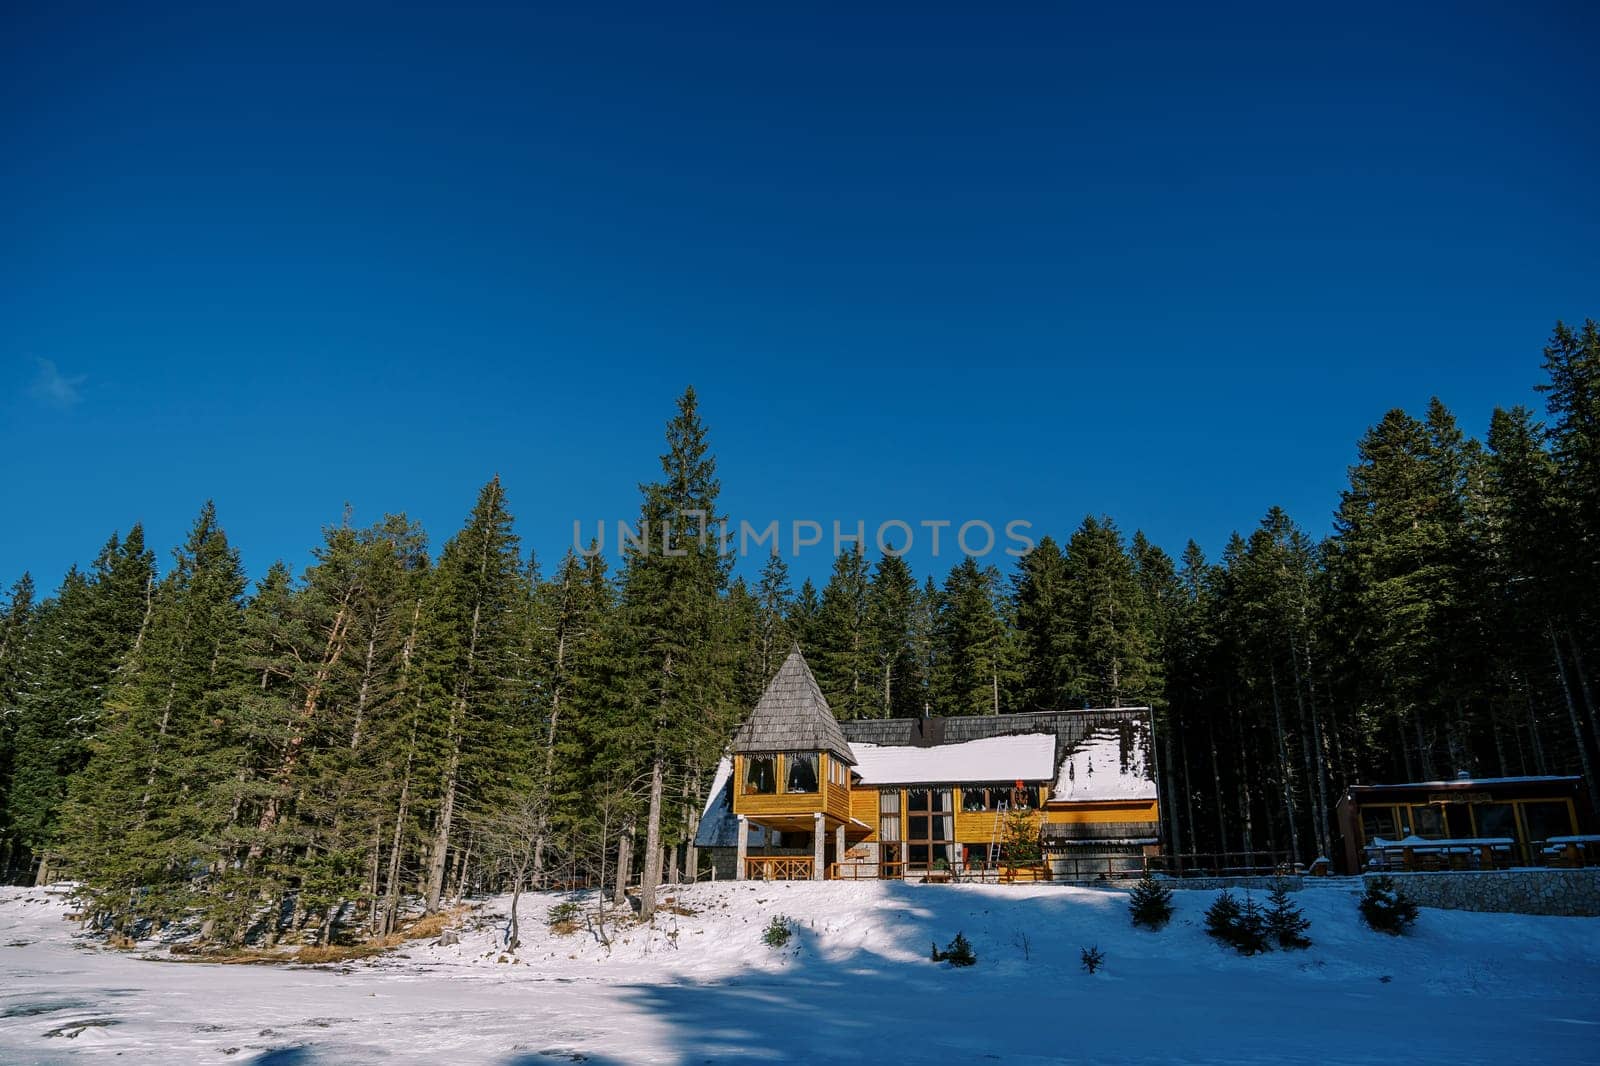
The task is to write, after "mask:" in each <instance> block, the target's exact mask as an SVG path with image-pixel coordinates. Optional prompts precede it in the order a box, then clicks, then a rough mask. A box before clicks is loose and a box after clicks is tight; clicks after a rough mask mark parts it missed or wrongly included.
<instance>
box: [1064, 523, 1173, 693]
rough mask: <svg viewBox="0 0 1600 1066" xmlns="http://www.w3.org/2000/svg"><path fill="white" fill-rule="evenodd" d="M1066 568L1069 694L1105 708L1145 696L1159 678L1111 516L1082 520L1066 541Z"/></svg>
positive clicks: (1136, 590)
mask: <svg viewBox="0 0 1600 1066" xmlns="http://www.w3.org/2000/svg"><path fill="white" fill-rule="evenodd" d="M1065 571H1066V575H1065V576H1066V582H1065V593H1064V600H1065V603H1064V611H1063V615H1064V618H1065V620H1066V624H1067V632H1068V633H1069V634H1070V636H1069V640H1070V642H1071V643H1070V648H1071V652H1070V656H1069V661H1070V662H1071V663H1072V669H1073V674H1072V679H1071V684H1072V690H1073V695H1074V696H1075V697H1076V698H1077V699H1079V700H1082V701H1083V702H1085V703H1087V704H1092V705H1095V706H1109V707H1120V706H1123V705H1124V704H1126V703H1131V702H1138V701H1147V700H1149V699H1150V697H1151V695H1152V693H1153V692H1154V690H1155V687H1156V684H1157V681H1158V672H1157V663H1156V660H1155V651H1154V648H1153V646H1152V645H1153V633H1152V631H1151V625H1150V618H1149V614H1148V612H1147V611H1146V609H1145V604H1144V600H1143V596H1142V594H1141V590H1140V587H1139V583H1138V581H1137V579H1136V577H1135V573H1134V566H1133V560H1132V559H1130V558H1129V557H1128V553H1127V551H1126V550H1125V549H1124V547H1123V543H1122V535H1121V533H1119V532H1118V531H1117V527H1116V524H1115V523H1114V522H1112V521H1111V519H1110V518H1100V519H1096V518H1094V517H1089V518H1085V519H1084V521H1083V525H1081V526H1080V527H1078V530H1077V532H1075V533H1073V535H1072V539H1071V540H1070V541H1069V542H1068V544H1067V552H1066V558H1065Z"/></svg>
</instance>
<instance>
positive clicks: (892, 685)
mask: <svg viewBox="0 0 1600 1066" xmlns="http://www.w3.org/2000/svg"><path fill="white" fill-rule="evenodd" d="M918 598H919V593H918V589H917V580H916V578H915V577H914V576H913V575H912V573H911V567H910V566H909V565H907V564H906V561H905V560H904V559H902V558H901V557H900V556H898V555H885V556H883V558H881V559H879V560H878V565H877V567H876V568H875V569H874V571H873V574H872V582H871V584H870V585H869V586H868V589H867V627H868V631H869V634H870V643H871V648H872V656H873V670H874V688H875V689H876V690H877V692H876V698H875V701H874V705H875V707H876V713H878V714H882V715H886V716H888V717H890V718H915V717H916V716H917V715H919V714H921V713H922V705H923V702H924V700H925V699H926V689H927V679H926V677H925V675H924V674H923V669H922V661H921V658H920V656H919V655H918V654H917V647H916V641H917V614H918Z"/></svg>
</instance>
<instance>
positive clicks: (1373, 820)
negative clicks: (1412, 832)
mask: <svg viewBox="0 0 1600 1066" xmlns="http://www.w3.org/2000/svg"><path fill="white" fill-rule="evenodd" d="M1399 836H1400V833H1399V829H1398V827H1397V826H1396V825H1395V821H1394V808H1393V807H1363V808H1361V838H1362V841H1363V842H1370V841H1371V840H1372V838H1373V837H1382V838H1383V839H1385V840H1395V839H1397V838H1398V837H1399Z"/></svg>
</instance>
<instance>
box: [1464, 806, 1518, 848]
mask: <svg viewBox="0 0 1600 1066" xmlns="http://www.w3.org/2000/svg"><path fill="white" fill-rule="evenodd" d="M1472 813H1473V816H1474V817H1475V818H1477V819H1478V835H1479V836H1480V837H1508V838H1510V839H1512V840H1515V839H1516V837H1517V812H1516V810H1515V809H1514V808H1513V807H1512V806H1511V804H1509V803H1484V804H1480V805H1478V806H1476V807H1474V808H1473V809H1472Z"/></svg>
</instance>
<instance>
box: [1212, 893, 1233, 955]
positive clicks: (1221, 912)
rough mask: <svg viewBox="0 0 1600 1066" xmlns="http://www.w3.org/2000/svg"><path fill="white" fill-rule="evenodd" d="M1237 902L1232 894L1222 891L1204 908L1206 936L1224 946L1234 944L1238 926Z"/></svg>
mask: <svg viewBox="0 0 1600 1066" xmlns="http://www.w3.org/2000/svg"><path fill="white" fill-rule="evenodd" d="M1239 914H1240V908H1239V900H1238V897H1236V896H1235V895H1234V894H1233V893H1232V892H1229V891H1228V890H1227V889H1223V890H1222V891H1221V892H1218V893H1217V898H1216V899H1214V900H1212V901H1211V906H1209V907H1207V908H1206V935H1208V936H1210V937H1211V938H1213V939H1215V940H1220V941H1222V942H1223V943H1224V944H1229V945H1231V944H1232V943H1233V942H1234V936H1235V931H1236V929H1237V928H1238V925H1239Z"/></svg>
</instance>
